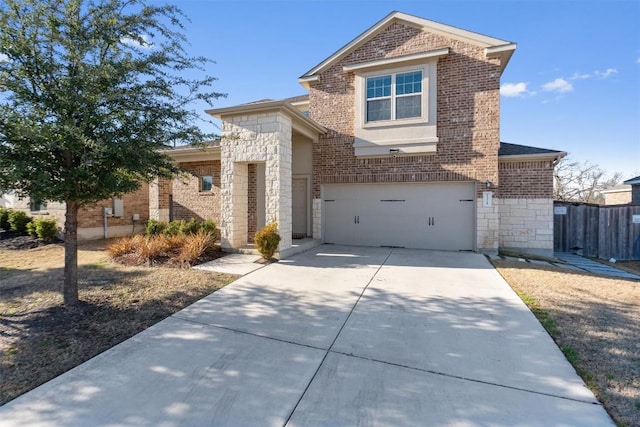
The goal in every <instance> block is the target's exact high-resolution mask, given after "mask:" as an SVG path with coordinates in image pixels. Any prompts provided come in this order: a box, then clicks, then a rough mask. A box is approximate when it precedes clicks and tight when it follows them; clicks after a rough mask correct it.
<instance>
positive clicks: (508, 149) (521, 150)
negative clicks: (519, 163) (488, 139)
mask: <svg viewBox="0 0 640 427" xmlns="http://www.w3.org/2000/svg"><path fill="white" fill-rule="evenodd" d="M562 153H564V151H558V150H549V149H548V148H538V147H530V146H528V145H519V144H511V143H508V142H501V143H500V150H499V151H498V156H526V155H531V154H558V155H559V154H562Z"/></svg>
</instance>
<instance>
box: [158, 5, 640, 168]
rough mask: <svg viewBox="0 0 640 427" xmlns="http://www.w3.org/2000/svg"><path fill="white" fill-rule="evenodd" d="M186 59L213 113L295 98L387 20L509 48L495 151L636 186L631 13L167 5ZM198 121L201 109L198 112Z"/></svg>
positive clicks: (628, 9)
mask: <svg viewBox="0 0 640 427" xmlns="http://www.w3.org/2000/svg"><path fill="white" fill-rule="evenodd" d="M168 1H169V2H170V3H172V4H175V5H177V6H178V7H180V8H181V9H182V10H183V12H185V14H186V15H187V16H188V17H189V18H190V19H191V21H192V22H191V23H190V24H189V25H187V28H186V29H185V34H186V36H187V38H188V40H189V43H190V46H189V48H188V49H189V52H190V53H192V54H194V55H203V56H206V57H208V58H210V59H212V60H214V61H216V64H211V66H210V68H209V69H208V70H207V71H208V72H209V74H211V75H213V76H215V77H217V78H218V79H219V81H218V85H217V86H216V87H215V90H217V91H220V92H225V93H227V94H228V97H227V98H226V99H219V100H218V101H217V102H216V105H215V107H224V106H229V105H235V104H240V103H244V102H249V101H254V100H258V99H264V98H273V99H280V98H285V97H289V96H294V95H299V94H303V93H305V91H304V89H303V88H302V86H300V84H299V83H298V81H297V79H298V77H299V76H301V75H302V74H304V73H305V72H306V71H308V70H309V69H310V68H312V67H313V66H314V65H316V64H318V63H319V62H321V61H322V60H324V59H325V58H327V57H328V56H330V55H331V54H332V53H333V52H335V51H336V50H337V49H339V48H340V47H342V46H343V45H344V44H346V43H347V42H349V41H351V40H352V39H353V38H355V37H356V36H357V35H359V34H360V33H361V32H363V31H365V30H366V29H368V28H369V27H370V26H372V25H374V24H375V23H376V22H377V21H379V20H380V19H382V18H383V17H384V16H386V15H387V14H388V13H390V12H391V11H393V10H399V11H402V12H406V13H409V14H412V15H417V16H420V17H422V18H426V19H430V20H434V21H438V22H441V23H444V24H448V25H452V26H456V27H460V28H463V29H466V30H470V31H475V32H479V33H483V34H487V35H489V36H492V37H496V38H500V39H504V40H508V41H511V42H515V43H517V44H518V48H517V50H516V52H515V54H514V56H513V57H512V59H511V61H510V63H509V65H508V67H507V69H506V70H505V72H504V74H503V76H502V88H501V93H502V96H501V139H502V141H505V142H511V143H516V144H524V145H533V146H538V147H545V148H553V149H558V150H563V151H568V152H569V153H570V156H571V158H573V159H574V160H578V161H590V162H592V163H596V164H598V165H600V166H601V167H603V168H604V169H606V170H608V171H609V172H616V171H619V172H622V173H623V176H624V179H628V178H631V177H633V176H636V175H640V1H638V0H634V1H615V0H613V1H604V0H603V1H596V2H588V1H455V0H453V1H426V0H425V1H376V0H366V1H353V0H352V1H349V0H333V1H331V0H323V1H321V0H317V1H308V0H295V1H294V0H290V1H273V0H262V1H259V0H253V1H241V0H240V1H223V0H168ZM202 108H203V109H204V108H205V106H203V107H202Z"/></svg>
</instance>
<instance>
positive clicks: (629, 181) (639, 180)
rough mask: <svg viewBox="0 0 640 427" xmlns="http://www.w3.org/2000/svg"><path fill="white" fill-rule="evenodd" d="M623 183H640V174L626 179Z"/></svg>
mask: <svg viewBox="0 0 640 427" xmlns="http://www.w3.org/2000/svg"><path fill="white" fill-rule="evenodd" d="M624 184H640V175H639V176H636V177H635V178H631V179H628V180H626V181H625V182H624Z"/></svg>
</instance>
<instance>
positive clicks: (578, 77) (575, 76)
mask: <svg viewBox="0 0 640 427" xmlns="http://www.w3.org/2000/svg"><path fill="white" fill-rule="evenodd" d="M591 77H593V76H592V75H591V74H586V73H585V74H581V73H573V75H572V76H571V77H569V80H584V79H588V78H591Z"/></svg>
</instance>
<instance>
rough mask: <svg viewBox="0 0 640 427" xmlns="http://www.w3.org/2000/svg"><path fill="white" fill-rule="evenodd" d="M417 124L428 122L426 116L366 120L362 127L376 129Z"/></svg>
mask: <svg viewBox="0 0 640 427" xmlns="http://www.w3.org/2000/svg"><path fill="white" fill-rule="evenodd" d="M419 124H428V120H427V118H426V117H418V118H415V119H400V120H384V121H383V120H381V121H376V122H368V123H365V124H363V125H362V128H363V129H378V128H390V127H401V126H412V125H419Z"/></svg>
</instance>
